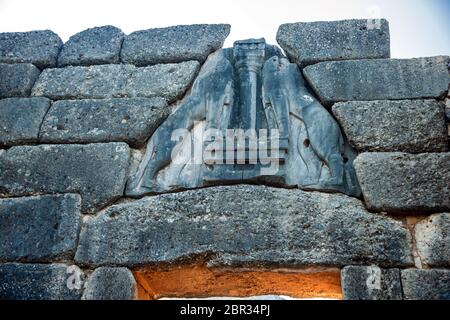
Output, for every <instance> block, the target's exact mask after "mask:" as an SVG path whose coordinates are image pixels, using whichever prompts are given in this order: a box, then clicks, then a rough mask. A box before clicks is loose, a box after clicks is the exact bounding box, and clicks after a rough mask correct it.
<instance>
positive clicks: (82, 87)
mask: <svg viewBox="0 0 450 320" xmlns="http://www.w3.org/2000/svg"><path fill="white" fill-rule="evenodd" d="M134 70H135V68H134V67H133V66H129V65H100V66H92V67H72V66H70V67H65V68H58V69H45V70H44V71H43V72H42V74H41V75H40V77H39V79H38V80H37V81H36V84H35V85H34V87H33V90H32V95H33V96H44V97H48V98H50V99H53V100H60V99H102V98H113V97H119V98H120V97H125V96H126V85H127V81H128V79H129V78H130V77H131V73H132V72H133V71H134Z"/></svg>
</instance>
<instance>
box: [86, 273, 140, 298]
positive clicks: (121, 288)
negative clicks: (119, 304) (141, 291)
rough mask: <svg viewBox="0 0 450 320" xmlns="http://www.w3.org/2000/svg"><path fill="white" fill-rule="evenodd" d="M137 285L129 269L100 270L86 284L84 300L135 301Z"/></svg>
mask: <svg viewBox="0 0 450 320" xmlns="http://www.w3.org/2000/svg"><path fill="white" fill-rule="evenodd" d="M136 298H137V285H136V280H135V279H134V277H133V274H132V273H131V271H130V270H128V269H127V268H98V269H95V271H94V272H93V273H92V275H91V276H90V277H89V278H88V281H87V282H86V288H85V290H84V293H83V297H82V299H83V300H134V299H136Z"/></svg>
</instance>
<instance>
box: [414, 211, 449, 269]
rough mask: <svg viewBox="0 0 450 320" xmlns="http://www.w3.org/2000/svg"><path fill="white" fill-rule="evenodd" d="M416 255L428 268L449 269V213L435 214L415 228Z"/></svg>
mask: <svg viewBox="0 0 450 320" xmlns="http://www.w3.org/2000/svg"><path fill="white" fill-rule="evenodd" d="M415 234H416V236H415V240H416V247H417V251H418V254H419V256H420V258H421V260H422V262H423V263H425V264H426V265H428V266H430V267H450V213H443V214H436V215H433V216H431V217H429V218H427V219H425V220H423V221H421V222H419V223H418V224H417V225H416V227H415Z"/></svg>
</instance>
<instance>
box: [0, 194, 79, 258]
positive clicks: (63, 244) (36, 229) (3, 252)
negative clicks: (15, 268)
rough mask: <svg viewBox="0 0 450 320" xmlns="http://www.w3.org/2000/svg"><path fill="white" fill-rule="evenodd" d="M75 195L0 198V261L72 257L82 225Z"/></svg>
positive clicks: (77, 196) (77, 198)
mask: <svg viewBox="0 0 450 320" xmlns="http://www.w3.org/2000/svg"><path fill="white" fill-rule="evenodd" d="M80 207H81V198H80V196H79V195H76V194H66V195H54V196H52V195H49V196H38V197H28V198H11V199H0V260H1V261H22V262H25V261H26V262H51V261H54V260H56V259H64V258H66V259H72V258H73V255H74V253H75V249H76V246H77V240H78V233H79V231H80V225H81V214H80Z"/></svg>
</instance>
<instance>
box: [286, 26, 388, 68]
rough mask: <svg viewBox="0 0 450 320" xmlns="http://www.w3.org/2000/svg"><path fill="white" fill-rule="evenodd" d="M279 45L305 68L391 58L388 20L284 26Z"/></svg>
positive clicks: (290, 57)
mask: <svg viewBox="0 0 450 320" xmlns="http://www.w3.org/2000/svg"><path fill="white" fill-rule="evenodd" d="M277 42H278V43H279V44H280V46H281V47H282V48H283V50H284V51H285V52H286V54H287V55H288V57H289V59H290V60H291V61H293V62H296V63H297V64H299V65H300V66H302V67H304V66H307V65H310V64H314V63H317V62H323V61H337V60H352V59H376V58H390V36H389V23H388V22H387V21H386V20H385V19H380V20H377V21H373V20H367V19H364V20H362V19H361V20H341V21H321V22H298V23H288V24H283V25H281V26H280V28H279V29H278V33H277Z"/></svg>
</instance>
